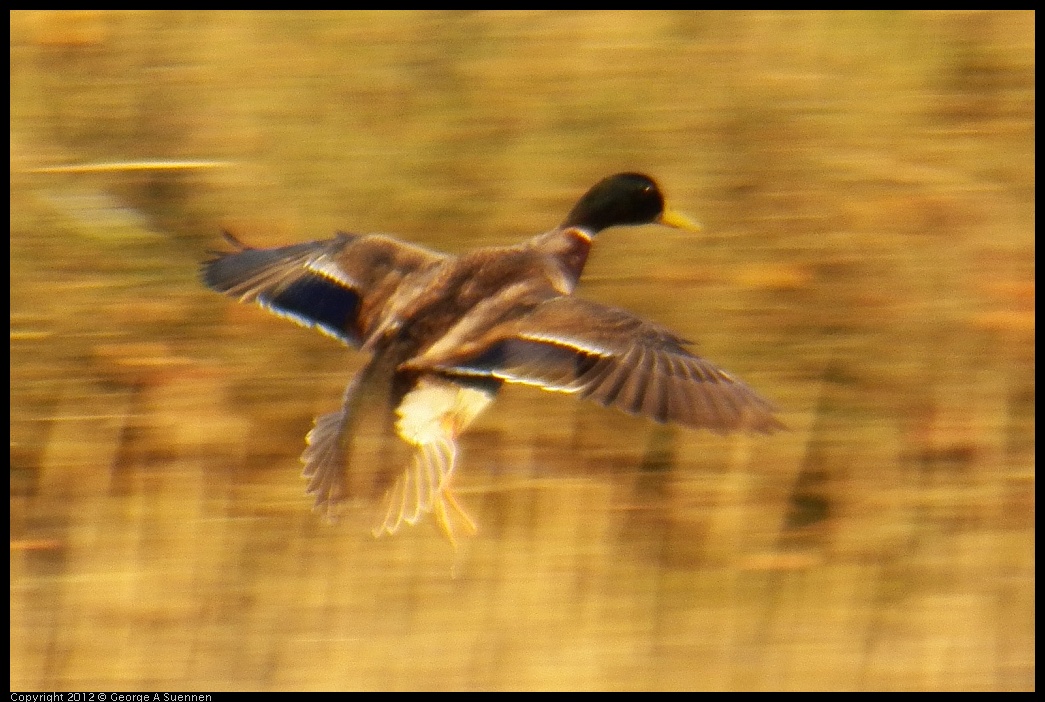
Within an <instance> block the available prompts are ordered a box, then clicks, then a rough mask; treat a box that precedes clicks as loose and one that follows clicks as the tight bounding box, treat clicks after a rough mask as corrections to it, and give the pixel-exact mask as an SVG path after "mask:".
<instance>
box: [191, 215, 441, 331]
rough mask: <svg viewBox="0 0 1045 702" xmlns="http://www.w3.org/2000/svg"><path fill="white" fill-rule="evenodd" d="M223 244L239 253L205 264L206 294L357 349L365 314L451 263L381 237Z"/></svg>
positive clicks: (229, 237)
mask: <svg viewBox="0 0 1045 702" xmlns="http://www.w3.org/2000/svg"><path fill="white" fill-rule="evenodd" d="M225 237H226V239H227V240H228V241H229V242H230V243H231V244H232V245H234V246H235V247H236V248H237V250H236V251H233V252H231V253H224V254H219V255H218V256H217V257H216V258H214V259H211V260H210V261H207V262H206V263H204V264H203V268H202V277H203V282H204V283H206V285H207V286H208V287H210V288H211V289H213V290H216V291H218V292H221V293H225V294H226V295H229V296H231V297H235V298H238V299H239V300H240V301H241V302H256V303H257V304H259V305H261V306H262V307H264V308H266V309H268V310H270V311H272V312H274V313H275V314H278V315H280V316H283V317H287V318H289V319H291V320H293V321H295V322H297V323H298V324H301V325H302V326H305V327H310V328H313V327H314V328H316V329H319V330H320V331H322V332H323V333H325V334H328V335H329V336H332V337H334V338H335V339H339V340H340V341H342V342H344V343H345V344H350V345H353V346H359V345H360V343H361V342H362V339H363V338H364V337H365V336H366V331H367V324H368V320H367V319H362V318H361V317H360V310H361V309H362V308H363V307H364V306H365V307H366V308H368V309H377V310H379V309H381V308H382V307H383V302H384V300H385V299H387V298H388V296H390V295H391V294H392V292H393V291H395V290H396V288H397V286H398V284H399V282H400V281H402V280H403V278H405V277H406V276H408V275H410V274H411V273H414V272H416V271H419V270H421V269H424V268H427V267H430V266H433V265H436V264H438V263H439V262H441V261H443V260H445V259H446V258H447V257H446V256H444V255H443V254H439V253H436V252H433V251H429V250H427V249H423V248H421V247H418V246H412V245H409V244H404V243H403V242H400V241H396V240H395V239H392V238H390V237H386V236H381V235H378V234H367V235H359V234H344V233H341V234H338V235H337V236H335V237H334V238H333V239H326V240H322V241H310V242H306V243H303V244H294V245H291V246H283V247H279V248H274V249H256V248H252V247H250V246H246V245H244V244H242V243H241V242H240V241H238V240H237V239H236V238H234V237H233V236H232V235H230V234H227V233H226V235H225ZM375 298H380V299H375Z"/></svg>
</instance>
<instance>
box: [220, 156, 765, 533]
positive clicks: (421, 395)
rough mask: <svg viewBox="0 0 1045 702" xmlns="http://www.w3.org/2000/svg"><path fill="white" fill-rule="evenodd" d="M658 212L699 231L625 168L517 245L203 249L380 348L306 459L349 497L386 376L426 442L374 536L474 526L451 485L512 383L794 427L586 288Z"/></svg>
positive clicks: (669, 335) (331, 326) (726, 425)
mask: <svg viewBox="0 0 1045 702" xmlns="http://www.w3.org/2000/svg"><path fill="white" fill-rule="evenodd" d="M644 224H660V225H665V226H668V227H675V228H679V229H686V230H697V229H698V227H697V225H696V224H694V223H693V222H692V221H691V220H689V219H688V218H686V217H684V216H683V215H681V214H679V213H677V212H675V211H673V210H671V209H669V208H668V207H667V206H666V205H665V201H664V196H663V195H662V193H661V190H660V188H659V187H658V185H657V183H655V182H654V181H653V179H652V178H649V177H648V176H645V175H642V174H638V173H620V174H617V175H613V176H610V177H608V178H605V179H603V180H601V181H599V182H598V183H596V184H595V185H594V186H593V187H592V188H591V189H590V190H588V192H587V193H585V194H584V195H583V196H582V197H581V199H580V200H579V201H578V202H577V204H576V205H574V207H573V209H572V210H570V212H569V214H568V215H567V216H566V219H564V220H563V221H562V224H560V225H559V226H557V227H555V228H554V229H552V230H551V231H548V232H545V233H544V234H540V235H538V236H536V237H534V238H532V239H530V240H529V241H526V242H523V243H521V244H516V245H514V246H497V247H488V248H481V249H476V250H473V251H469V252H467V253H464V254H461V255H459V256H453V255H450V254H445V253H439V252H436V251H431V250H429V249H425V248H422V247H420V246H416V245H414V244H409V243H406V242H403V241H400V240H398V239H394V238H392V237H389V236H384V235H380V234H345V233H339V234H337V235H336V236H334V237H333V238H332V239H325V240H322V241H310V242H307V243H302V244H293V245H290V246H284V247H279V248H272V249H257V248H252V247H250V246H246V245H244V244H242V243H241V242H239V241H238V240H237V239H235V238H234V237H232V236H231V235H230V234H226V235H225V236H226V239H227V240H228V241H229V242H230V244H231V245H232V246H234V247H235V249H236V250H235V251H232V252H230V253H223V254H219V255H217V257H216V258H214V259H212V260H210V261H207V262H206V263H204V264H203V270H202V276H203V281H204V282H205V283H206V285H207V286H208V287H210V288H212V289H213V290H216V291H218V292H221V293H224V294H226V295H229V296H230V297H234V298H236V299H238V300H239V301H240V302H255V303H257V304H259V305H261V306H262V307H265V308H266V309H268V310H270V311H272V312H274V313H276V314H278V315H281V316H284V317H287V318H289V319H292V320H294V321H295V322H298V323H299V324H302V325H303V326H306V327H314V328H316V329H318V330H319V331H321V332H324V333H326V334H328V335H330V336H332V337H334V338H335V339H338V340H340V341H341V342H343V343H345V344H346V345H349V346H352V347H355V348H358V349H360V350H362V351H364V352H367V353H369V354H370V359H369V360H368V362H367V364H366V365H365V366H364V367H363V369H362V370H361V371H360V372H359V373H358V374H357V375H356V376H355V377H354V378H353V379H352V380H351V381H350V382H349V384H348V387H347V388H346V389H345V393H344V397H343V399H342V403H341V407H340V409H338V410H337V411H335V412H332V413H330V414H324V415H321V416H320V417H317V418H316V421H315V426H314V427H313V429H312V430H311V431H310V432H309V434H308V436H307V437H306V443H307V446H306V448H305V451H304V453H303V454H302V457H301V460H302V462H303V463H304V466H305V468H304V477H305V478H306V479H307V481H308V488H307V491H308V493H309V494H311V495H313V496H314V498H315V503H316V507H317V508H328V509H329V508H331V507H333V506H335V505H336V504H337V503H338V502H340V501H342V500H343V499H345V498H346V496H347V488H346V485H347V482H346V479H347V471H348V458H349V453H350V451H349V449H350V447H351V440H352V433H353V432H352V428H353V425H354V423H355V420H356V418H357V414H359V409H360V406H361V405H362V397H363V396H364V395H365V394H366V392H367V390H366V389H367V388H375V387H376V388H379V389H380V390H381V391H382V392H383V393H385V394H387V396H388V399H389V405H388V406H389V407H391V408H394V415H393V414H391V413H389V422H390V423H392V424H394V428H395V432H396V434H398V436H399V437H400V438H401V439H402V440H403V441H404V442H406V443H407V444H408V445H409V446H410V447H412V450H413V455H412V458H411V459H410V460H409V462H408V464H407V465H406V466H405V467H403V466H389V467H388V469H390V470H394V471H395V477H394V480H393V482H392V484H391V487H390V488H389V489H388V491H387V493H386V494H385V499H384V503H383V505H382V509H381V513H380V514H381V516H380V519H379V521H378V523H377V525H376V526H375V528H374V535H375V536H380V535H382V534H385V533H387V534H394V533H395V532H396V531H397V530H398V529H399V528H400V527H401V526H402V525H403V523H404V522H405V523H407V524H415V523H416V522H417V521H418V520H419V519H421V518H422V517H423V516H425V515H427V514H434V516H435V519H436V521H437V522H438V524H439V526H440V527H441V528H442V530H443V532H444V533H445V534H446V536H447V538H448V539H449V540H450V542H451V543H454V526H453V523H454V521H460V522H463V524H464V526H465V527H466V528H467V529H468V530H469V531H471V532H473V533H474V531H475V524H474V522H473V521H472V519H471V518H470V517H469V516H468V515H467V513H466V512H465V511H464V510H463V509H462V508H461V506H460V505H459V504H458V503H457V500H456V499H455V498H454V495H453V491H452V487H453V485H452V483H453V477H454V471H455V470H456V467H457V438H458V437H459V436H460V435H461V433H462V432H463V431H464V430H465V429H466V428H467V427H468V426H469V425H470V424H471V423H472V422H473V421H474V420H475V418H476V417H477V416H478V415H479V414H480V412H482V411H483V409H484V408H485V407H486V406H487V405H488V404H489V403H490V402H491V401H492V400H493V399H494V397H495V396H496V395H497V392H498V391H499V390H500V388H501V386H502V385H504V384H505V383H518V384H522V385H530V386H534V387H539V388H543V389H545V390H551V391H555V392H563V393H568V394H572V395H577V396H579V397H582V398H585V399H588V400H592V401H594V402H597V403H599V404H601V405H604V406H607V407H616V408H617V409H620V410H623V411H625V412H628V413H630V414H636V415H642V416H645V417H649V418H650V419H653V420H655V421H657V422H675V423H678V424H682V425H685V426H688V427H693V428H705V429H709V430H711V431H713V432H717V433H721V434H724V433H727V432H731V431H745V430H746V431H754V432H760V433H770V432H773V431H774V430H776V429H779V428H781V427H782V426H783V425H782V424H781V423H780V422H779V421H778V420H777V419H776V417H775V416H774V412H775V408H774V407H773V405H772V404H770V403H769V402H768V401H766V400H765V399H763V398H762V397H760V396H759V395H758V394H756V393H755V391H754V390H752V389H751V388H749V387H748V386H747V385H745V384H744V383H743V382H741V381H740V380H738V379H737V378H736V377H734V376H733V375H731V374H730V373H727V372H726V371H724V370H722V369H720V368H718V367H717V366H715V365H713V364H711V363H709V362H708V361H706V360H704V359H703V358H700V357H699V356H696V355H694V354H693V353H691V352H690V351H689V350H688V349H687V346H688V342H687V341H686V340H684V339H683V338H681V337H679V336H677V335H676V334H674V333H673V332H671V331H670V330H668V329H666V328H664V327H662V326H660V325H658V324H656V323H654V322H650V321H647V320H644V319H642V318H640V317H637V316H636V315H634V314H632V313H630V312H628V311H625V310H622V309H617V308H615V307H610V306H608V305H603V304H600V303H597V302H592V301H590V300H585V299H584V298H581V297H575V296H574V295H573V291H574V289H575V288H576V286H577V281H578V279H579V278H580V275H581V272H582V271H583V269H584V264H585V261H586V260H587V258H588V251H589V250H590V248H591V244H592V241H593V240H594V238H595V235H596V234H598V233H599V232H601V231H603V230H604V229H608V228H610V227H619V226H637V225H644ZM451 514H454V515H456V517H457V520H452V519H451Z"/></svg>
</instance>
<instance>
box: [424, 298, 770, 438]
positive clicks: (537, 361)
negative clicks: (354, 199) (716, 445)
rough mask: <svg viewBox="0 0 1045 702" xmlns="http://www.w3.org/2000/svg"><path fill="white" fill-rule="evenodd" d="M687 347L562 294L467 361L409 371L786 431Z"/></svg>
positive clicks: (698, 421) (649, 413) (449, 357)
mask: <svg viewBox="0 0 1045 702" xmlns="http://www.w3.org/2000/svg"><path fill="white" fill-rule="evenodd" d="M686 345H687V342H686V341H685V340H684V339H682V338H680V337H678V336H676V335H675V334H673V333H672V332H671V331H669V330H668V329H665V328H664V327H661V326H659V325H657V324H654V323H652V322H648V321H646V320H644V319H641V318H640V317H636V316H635V315H633V314H631V313H630V312H626V311H624V310H620V309H616V308H613V307H608V306H606V305H601V304H599V303H596V302H591V301H589V300H584V299H582V298H577V297H573V296H564V297H554V298H551V299H549V300H546V301H544V302H542V303H540V304H538V305H536V306H535V307H534V308H533V309H532V311H530V312H529V314H526V315H524V316H522V317H519V318H517V319H515V320H512V321H509V322H506V323H505V324H502V325H498V326H495V327H494V328H492V329H491V330H490V331H489V332H488V333H487V334H486V335H484V337H483V339H482V341H481V342H480V343H476V344H472V345H469V349H470V350H469V352H468V353H467V355H462V354H454V353H453V352H449V353H446V354H444V355H443V356H442V357H440V358H435V357H427V358H426V357H424V356H422V358H420V359H418V362H417V363H414V362H412V363H411V364H410V365H411V366H412V367H415V368H418V369H420V368H421V367H424V366H428V367H429V368H431V369H432V370H436V371H438V372H442V373H446V374H450V375H453V374H459V375H471V376H476V375H478V376H490V377H494V378H498V379H500V380H503V381H505V382H509V383H521V384H524V385H533V386H537V387H540V388H543V389H545V390H554V391H558V392H566V393H573V394H577V395H579V396H581V397H584V398H587V399H590V400H593V401H595V402H598V403H599V404H601V405H605V406H608V407H616V408H618V409H621V410H624V411H625V412H629V413H631V414H638V415H643V416H646V417H649V418H651V419H654V420H656V421H658V422H666V421H670V422H678V423H679V424H685V425H687V426H691V427H701V428H706V429H710V430H712V431H715V432H719V433H725V432H728V431H732V430H740V429H746V430H753V431H758V432H764V433H768V432H772V431H774V430H776V429H779V428H782V427H783V425H782V424H781V423H780V421H779V420H777V419H776V417H774V412H775V408H774V407H773V405H772V404H771V403H770V402H768V401H767V400H765V399H763V398H762V397H760V396H759V395H758V394H757V393H756V392H755V391H754V390H752V389H751V388H749V387H748V386H747V385H745V384H744V383H743V382H741V381H740V380H738V379H737V378H735V377H734V376H732V375H731V374H729V373H727V372H726V371H724V370H722V369H721V368H718V367H717V366H715V365H713V364H711V363H709V362H708V361H706V360H704V359H703V358H700V357H699V356H696V355H694V354H692V353H690V352H689V351H688V350H687V349H686V348H685V346H686ZM477 348H478V349H479V350H478V351H476V349H477Z"/></svg>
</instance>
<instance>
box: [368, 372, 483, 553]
mask: <svg viewBox="0 0 1045 702" xmlns="http://www.w3.org/2000/svg"><path fill="white" fill-rule="evenodd" d="M492 401H493V393H491V392H488V391H484V390H477V389H475V388H470V387H464V386H461V385H458V384H457V383H453V382H450V381H448V380H442V379H436V378H423V379H422V380H421V381H420V382H419V383H418V384H417V387H416V388H414V389H413V390H411V391H410V392H409V393H407V394H406V396H405V397H403V400H402V402H400V403H399V407H398V408H397V409H396V414H397V415H398V416H399V419H398V420H397V421H396V432H397V433H398V434H399V436H400V437H401V438H402V439H403V440H404V441H406V442H407V443H409V444H412V445H414V446H415V447H417V450H416V451H415V452H414V455H413V457H412V459H411V461H410V465H409V466H407V468H406V469H405V470H404V471H403V473H402V474H401V475H400V476H399V477H398V478H397V479H396V481H395V483H394V484H393V485H392V488H391V489H390V490H389V491H388V494H387V495H386V497H385V502H384V504H385V510H384V516H383V518H382V519H381V521H380V523H379V524H378V526H377V527H376V528H375V529H374V536H380V535H381V534H385V533H387V534H394V533H395V532H396V531H398V530H399V527H400V526H401V525H402V523H403V522H406V523H407V524H415V523H416V522H417V521H418V519H420V518H421V517H422V516H424V515H426V514H431V513H432V512H433V511H435V513H436V517H437V520H438V522H439V526H440V527H441V528H442V529H443V532H444V533H445V534H446V536H447V538H448V539H449V540H450V542H451V543H454V535H453V529H452V527H451V524H450V520H449V517H448V512H447V509H446V507H447V506H448V505H449V506H450V507H453V508H454V509H455V510H456V511H457V513H458V514H459V515H460V516H461V517H462V518H463V519H464V521H465V523H466V524H467V525H468V526H469V527H470V528H471V530H472V531H474V529H475V527H474V523H473V522H472V520H471V518H470V517H468V515H467V514H465V513H464V512H463V511H462V510H461V508H460V506H459V505H458V504H457V501H456V500H455V499H454V497H453V495H452V494H451V492H450V480H451V478H452V477H453V472H454V468H455V466H456V464H457V437H458V436H460V435H461V432H463V431H464V430H465V429H466V428H467V427H468V425H469V424H471V423H472V422H473V421H474V420H475V418H476V417H478V416H479V414H480V413H481V412H482V411H483V410H484V409H485V408H486V406H487V405H488V404H490V402H492Z"/></svg>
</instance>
